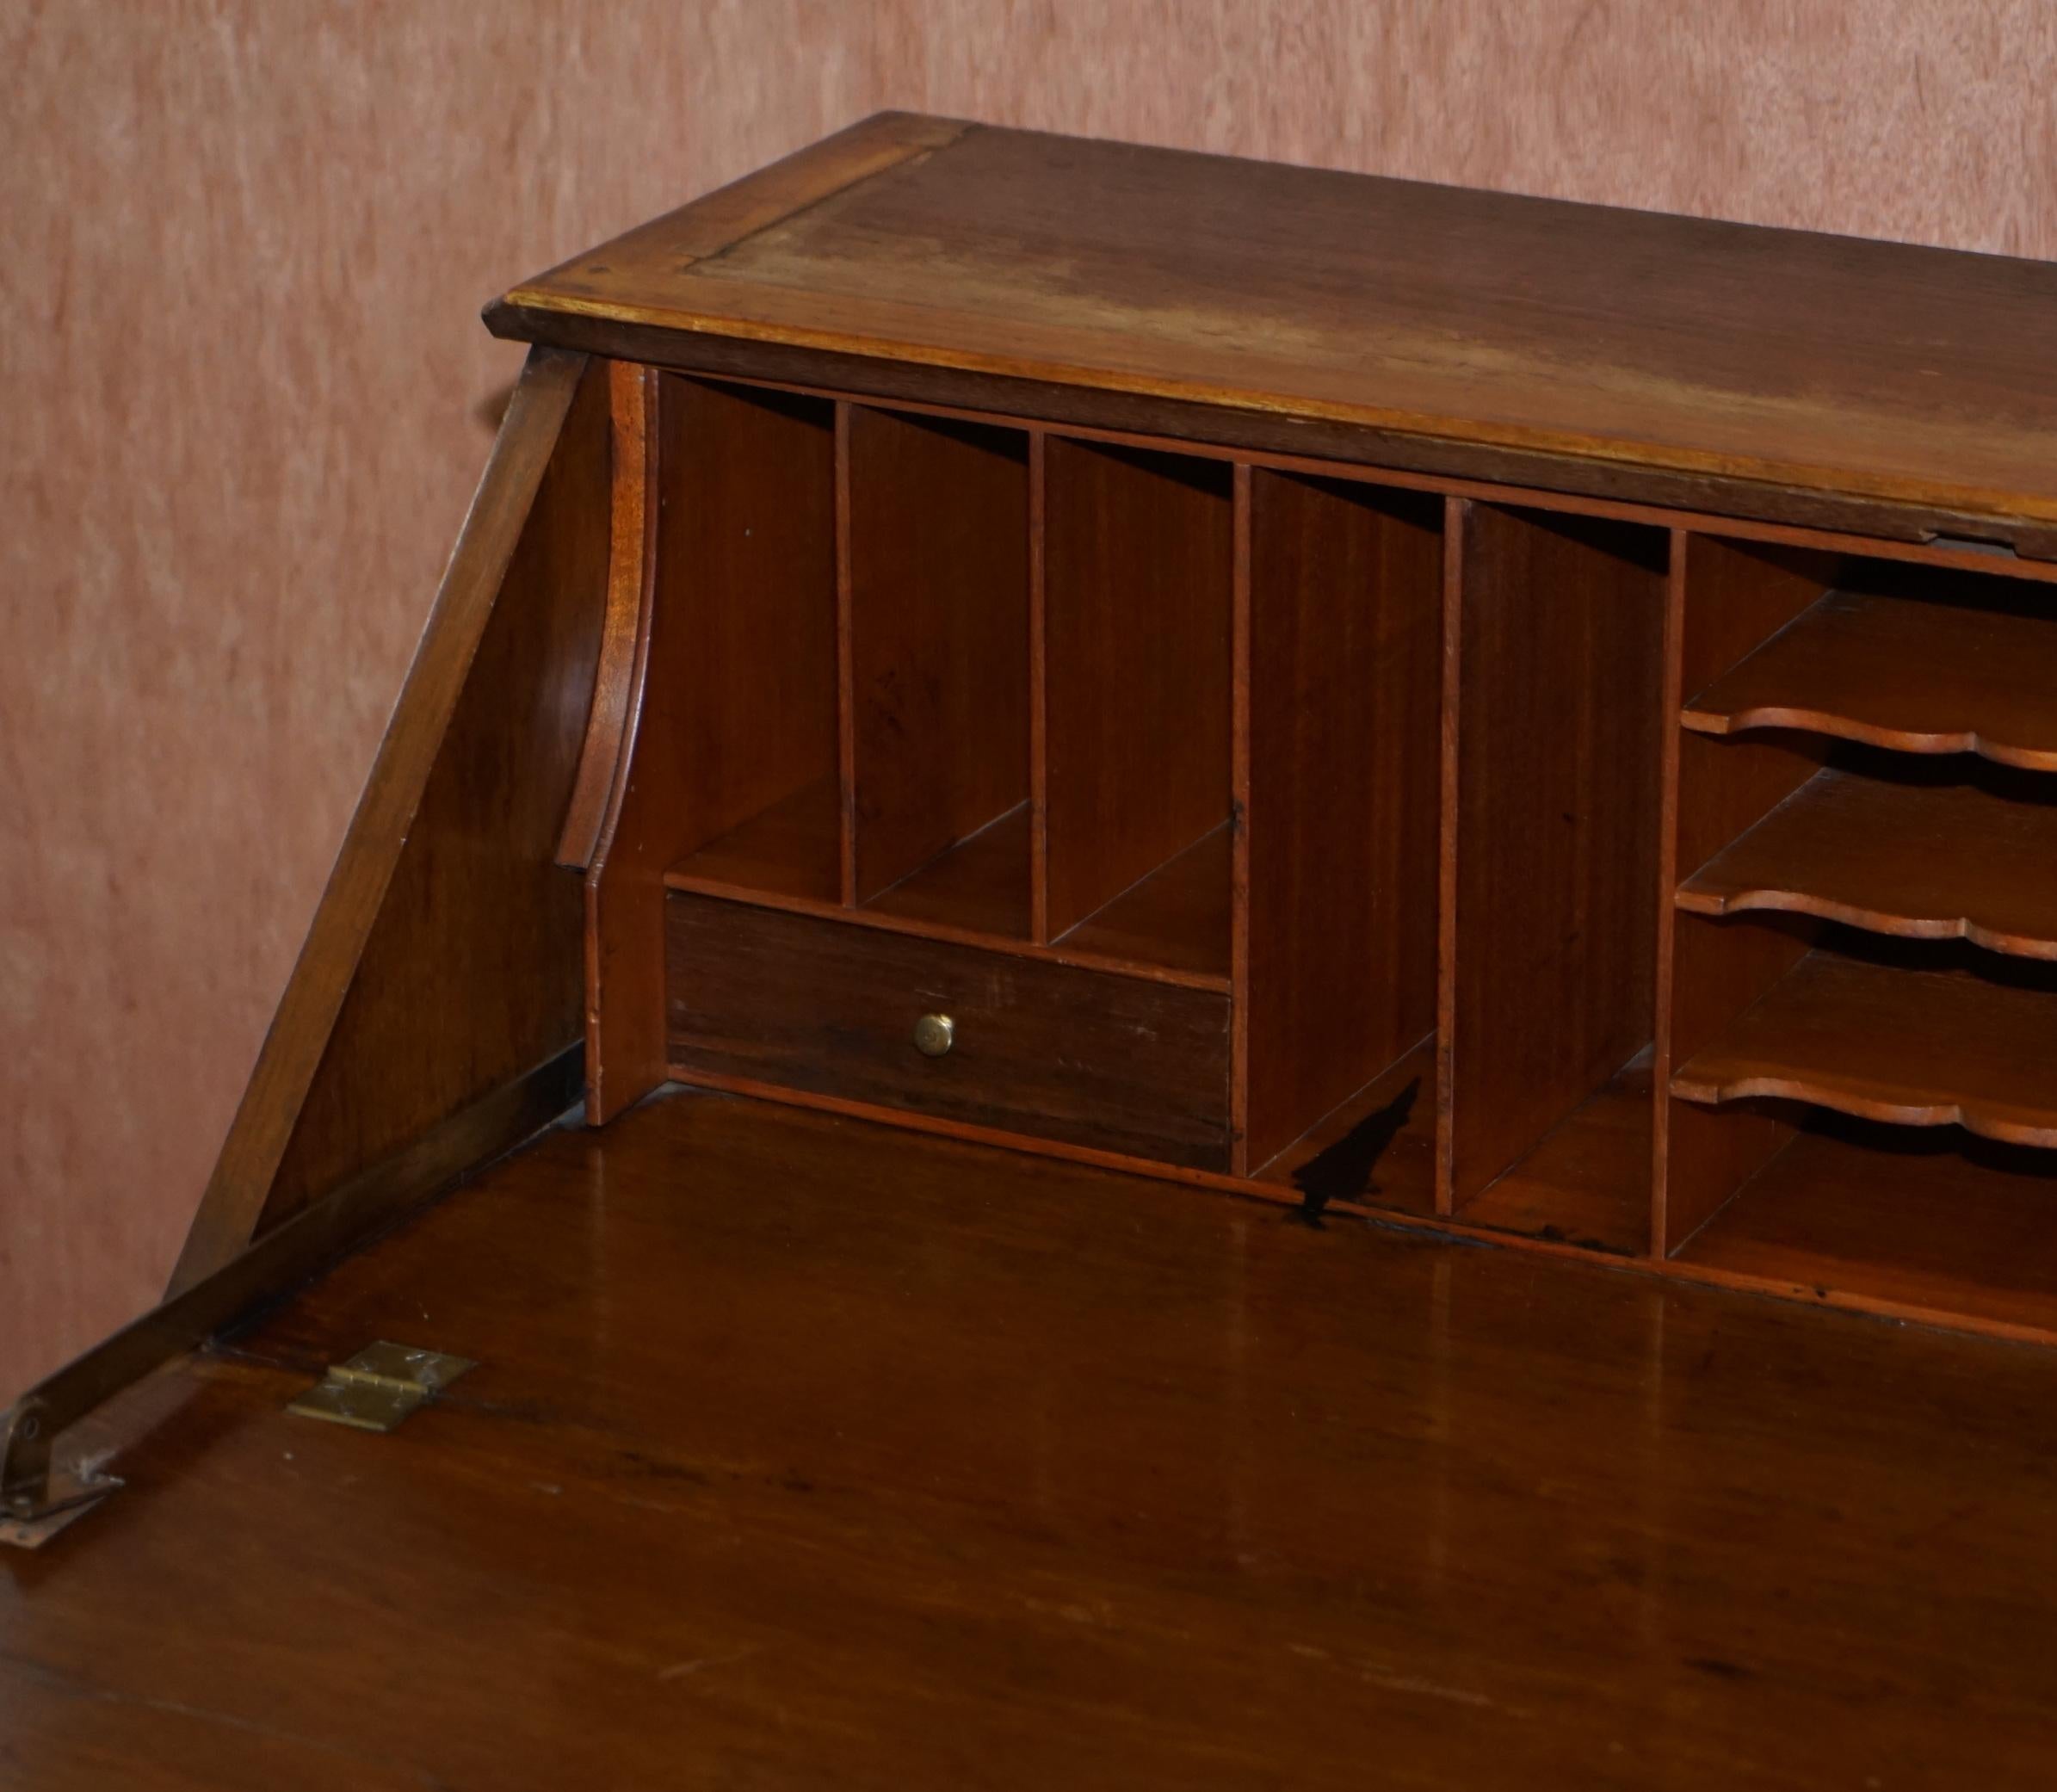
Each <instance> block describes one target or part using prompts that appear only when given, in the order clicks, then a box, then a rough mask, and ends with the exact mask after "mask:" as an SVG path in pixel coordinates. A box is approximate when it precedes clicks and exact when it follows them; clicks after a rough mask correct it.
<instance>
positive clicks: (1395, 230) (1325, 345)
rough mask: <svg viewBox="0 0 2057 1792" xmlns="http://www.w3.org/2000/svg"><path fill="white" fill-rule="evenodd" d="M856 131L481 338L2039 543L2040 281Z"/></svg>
mask: <svg viewBox="0 0 2057 1792" xmlns="http://www.w3.org/2000/svg"><path fill="white" fill-rule="evenodd" d="M924 128H926V129H927V130H929V131H931V132H933V133H934V136H933V138H932V139H927V140H925V141H924V143H923V149H922V150H921V151H917V152H913V153H909V152H907V147H906V145H908V144H911V142H912V141H914V140H915V139H916V137H917V133H921V132H922V131H923V129H924ZM859 131H860V133H862V134H859V135H855V136H846V137H845V138H843V139H830V140H829V141H828V142H827V143H825V144H823V145H818V146H817V148H816V149H815V150H813V151H809V152H806V156H804V157H803V158H799V160H798V162H797V163H796V164H788V167H787V169H786V170H781V174H780V175H779V176H778V178H779V179H780V180H781V182H783V183H784V184H785V185H786V186H787V187H788V188H792V189H795V190H794V196H793V197H791V198H788V197H786V196H785V195H783V194H781V195H779V196H778V197H777V198H775V199H772V200H771V201H770V202H769V203H765V202H763V201H760V200H759V198H758V196H757V193H755V192H750V193H745V194H741V195H729V196H726V197H723V198H720V204H719V206H717V202H716V201H707V202H706V203H707V206H708V207H710V208H711V209H710V210H709V211H707V212H706V213H702V212H701V210H700V208H697V207H688V208H687V209H686V210H685V212H683V213H676V214H673V218H672V219H670V220H669V221H664V222H660V223H659V224H658V225H655V226H644V227H643V228H642V230H641V231H639V232H635V233H633V234H632V236H630V237H628V238H621V239H617V241H615V243H611V244H606V245H603V246H602V247H601V248H599V249H596V250H593V251H592V252H591V253H590V256H584V257H580V258H578V259H577V260H575V261H573V262H571V263H565V265H564V266H563V267H561V268H559V269H556V270H553V272H552V273H551V274H549V275H544V276H541V278H539V279H537V280H534V281H529V282H528V283H526V284H525V285H523V286H521V287H516V288H515V289H514V291H512V292H511V293H510V294H508V295H507V297H506V299H505V300H503V303H502V305H501V306H500V307H498V309H497V312H496V313H495V324H496V327H497V328H499V329H501V330H503V331H506V332H508V333H510V334H523V335H527V336H529V337H534V338H535V339H538V340H557V341H565V342H567V343H574V345H578V346H584V345H585V343H587V342H588V341H589V340H590V337H585V336H584V335H583V333H582V332H580V331H578V329H577V328H576V327H567V326H576V325H577V324H579V323H581V322H584V323H589V324H590V323H600V324H614V325H617V326H643V327H647V328H651V329H661V330H665V331H674V332H677V333H678V334H680V335H681V336H682V337H686V336H690V337H698V338H701V339H705V338H707V337H722V336H729V337H738V338H742V339H745V340H754V341H769V342H772V343H779V344H786V345H793V346H796V347H800V348H803V349H810V350H813V351H817V352H832V353H840V354H845V355H868V356H873V357H878V358H884V359H890V360H895V361H905V362H909V363H912V364H916V365H917V366H921V367H924V368H948V369H956V370H961V371H965V372H970V373H975V374H988V375H1000V376H1006V377H1011V378H1016V379H1020V380H1049V381H1063V382H1065V383H1067V384H1071V385H1074V386H1081V387H1085V388H1102V389H1108V390H1112V391H1115V392H1137V393H1142V394H1146V395H1150V396H1153V397H1157V398H1163V399H1184V400H1189V401H1194V402H1199V403H1206V404H1214V405H1223V406H1227V407H1232V408H1243V409H1250V410H1263V411H1283V412H1287V413H1290V414H1293V415H1296V416H1301V417H1308V418H1314V419H1322V420H1328V421H1335V422H1342V423H1356V424H1360V425H1363V426H1367V427H1375V428H1381V429H1390V430H1396V431H1404V432H1410V433H1413V434H1418V435H1423V436H1435V437H1439V438H1442V439H1444V440H1445V441H1449V442H1456V443H1461V444H1477V445H1479V446H1480V447H1482V448H1496V447H1497V448H1517V449H1528V450H1535V451H1539V452H1542V453H1547V454H1559V455H1564V456H1577V457H1582V458H1586V459H1591V460H1603V461H1611V462H1633V463H1635V464H1636V465H1638V466H1648V467H1657V468H1663V469H1670V470H1673V471H1676V472H1678V473H1697V474H1711V475H1720V476H1724V477H1728V478H1740V479H1751V480H1756V481H1759V482H1764V483H1769V484H1776V485H1787V486H1792V487H1800V488H1814V489H1820V490H1825V491H1836V492H1844V493H1849V494H1851V495H1853V496H1858V497H1869V498H1874V499H1884V500H1891V501H1900V502H1906V503H1910V504H1937V505H1943V506H1946V507H1950V508H1955V509H1961V510H1967V511H1972V512H1988V513H1992V514H1994V515H1996V516H2009V517H2019V518H2023V519H2027V520H2029V521H2030V522H2032V523H2034V524H2035V525H2037V526H2040V527H2042V528H2047V527H2048V525H2049V524H2051V523H2052V522H2057V475H2054V474H2053V473H2052V471H2051V469H2052V467H2053V466H2057V376H2053V375H2052V374H2051V373H2050V370H2049V368H2048V356H2047V355H2046V354H2045V352H2044V349H2045V344H2046V343H2047V341H2048V335H2049V331H2050V329H2051V327H2052V319H2053V318H2057V270H2053V269H2050V268H2048V267H2047V266H2044V265H2042V264H2040V263H2032V262H2025V261H2011V260H2008V259H2005V258H2002V257H1997V256H1965V255H1955V254H1951V253H1949V252H1946V251H1941V250H1924V249H1917V248H1911V247H1908V246H1906V245H1897V244H1879V243H1867V242H1862V241H1858V240H1856V239H1852V238H1834V237H1825V236H1810V235H1806V234H1802V233H1800V232H1788V231H1775V230H1764V229H1751V228H1747V227H1745V226H1736V225H1730V224H1719V223H1713V222H1708V221H1705V220H1699V219H1682V218H1672V217H1665V216H1663V215H1661V214H1659V213H1649V212H1631V211H1615V210H1609V209H1605V208H1602V207H1586V206H1573V205H1566V204H1562V203H1560V202H1554V201H1544V200H1535V199H1527V198H1519V197H1515V196H1511V195H1503V194H1491V193H1479V192H1471V191H1467V190H1464V189H1461V188H1448V187H1435V186H1429V185H1424V184H1418V183H1414V182H1405V181H1392V180H1380V179H1369V178H1366V177H1363V176H1348V175H1339V174H1332V173H1327V172H1323V171H1318V170H1309V169H1297V168H1289V167H1284V166H1280V165H1277V164H1262V163H1256V162H1245V161H1237V160H1232V159H1228V158H1220V157H1201V156H1194V155H1189V154H1182V153H1179V152H1177V151H1167V150H1159V149H1146V148H1141V147H1138V146H1135V145H1126V144H1114V143H1103V142H1088V141H1083V140H1079V139H1067V138H1061V137H1052V136H1043V135H1040V134H1036V133H1026V132H1019V131H1006V130H996V129H991V128H987V127H979V126H972V127H961V126H954V125H953V124H951V123H950V122H948V121H946V120H911V119H905V118H887V119H883V120H871V121H870V122H869V123H868V125H866V126H864V127H859ZM895 139H899V140H895ZM760 178H762V177H760ZM803 193H804V195H805V196H804V198H803V197H800V196H799V195H800V194H803ZM718 197H719V196H718ZM779 203H784V204H786V205H787V206H788V210H787V212H785V213H783V214H780V215H775V216H768V215H767V213H769V212H770V211H771V210H772V207H773V206H775V205H776V204H779ZM744 210H747V212H748V215H749V216H750V218H751V223H752V225H754V226H756V227H755V228H753V229H751V230H750V232H749V233H748V234H747V235H740V234H738V232H737V230H736V221H737V219H736V214H737V213H740V212H743V211H744ZM1053 236H1060V237H1061V240H1062V243H1063V245H1064V250H1063V265H1062V270H1061V275H1059V274H1058V273H1057V272H1056V271H1054V270H1053V267H1052V265H1051V263H1050V262H1049V260H1048V258H1047V251H1046V249H1045V245H1046V244H1047V243H1048V242H1049V241H1050V240H1051V239H1052V238H1053ZM1625 290H1632V291H1633V294H1634V302H1633V303H1632V304H1625V303H1624V302H1623V298H1622V295H1623V293H1624V291H1625ZM1907 343H1920V345H1921V347H1920V350H1919V353H1918V354H1910V353H1908V352H1907V349H1906V344H1907Z"/></svg>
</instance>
